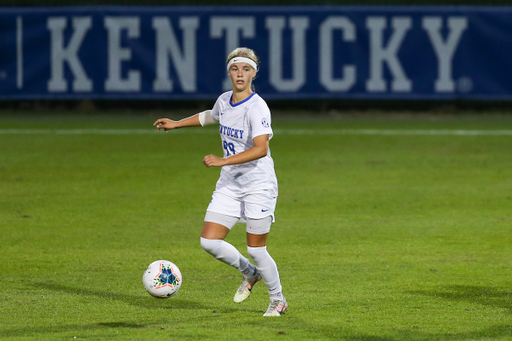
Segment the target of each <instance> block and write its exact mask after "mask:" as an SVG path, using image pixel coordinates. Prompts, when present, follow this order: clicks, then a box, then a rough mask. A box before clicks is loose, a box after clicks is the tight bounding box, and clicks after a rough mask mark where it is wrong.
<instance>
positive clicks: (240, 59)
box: [228, 57, 258, 72]
mask: <svg viewBox="0 0 512 341" xmlns="http://www.w3.org/2000/svg"><path fill="white" fill-rule="evenodd" d="M235 63H247V64H249V65H250V66H252V68H253V69H254V70H256V71H258V65H256V63H255V62H254V60H252V59H250V58H245V57H235V58H232V59H231V60H230V61H229V63H228V72H229V68H230V67H231V65H233V64H235Z"/></svg>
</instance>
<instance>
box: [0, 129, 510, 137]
mask: <svg viewBox="0 0 512 341" xmlns="http://www.w3.org/2000/svg"><path fill="white" fill-rule="evenodd" d="M274 133H275V134H278V135H391V136H400V135H427V136H428V135H445V136H512V130H503V129H500V130H466V129H455V130H454V129H404V130H402V129H275V130H274ZM154 134H158V132H157V131H156V129H0V135H154ZM160 134H163V132H160ZM169 134H218V130H216V129H205V130H201V129H180V130H176V131H172V132H169Z"/></svg>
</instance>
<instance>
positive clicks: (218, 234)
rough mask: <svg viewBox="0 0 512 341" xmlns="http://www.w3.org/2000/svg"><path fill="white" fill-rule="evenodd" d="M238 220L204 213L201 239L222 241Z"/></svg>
mask: <svg viewBox="0 0 512 341" xmlns="http://www.w3.org/2000/svg"><path fill="white" fill-rule="evenodd" d="M238 220H239V218H238V217H233V216H229V215H226V214H222V213H217V212H212V211H206V215H205V217H204V224H203V231H202V232H201V237H203V238H206V239H224V238H226V235H227V234H228V233H229V231H230V230H231V229H232V228H233V226H235V224H236V223H237V222H238Z"/></svg>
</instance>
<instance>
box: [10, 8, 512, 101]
mask: <svg viewBox="0 0 512 341" xmlns="http://www.w3.org/2000/svg"><path fill="white" fill-rule="evenodd" d="M237 46H246V47H250V48H252V49H254V50H255V51H256V53H257V55H258V56H259V58H260V60H261V64H260V71H259V72H258V76H257V78H256V80H255V86H256V90H257V92H258V93H260V94H261V95H262V96H264V97H265V98H266V99H284V100H285V99H359V100H361V99H381V100H382V99H393V100H397V99H404V100H405V99H421V100H429V99H446V100H450V99H465V100H472V99H482V100H493V99H499V100H512V66H511V65H512V64H511V61H512V58H511V56H512V7H500V8H496V7H339V6H335V7H331V6H329V7H121V6H119V7H117V6H116V7H110V6H109V7H59V8H19V9H18V8H12V9H9V8H4V9H0V99H3V100H15V99H214V98H216V97H217V96H218V95H219V94H220V93H222V92H223V91H225V90H227V89H229V88H230V85H229V81H228V80H227V72H226V56H227V54H228V53H229V52H230V51H231V50H233V49H234V48H235V47H237Z"/></svg>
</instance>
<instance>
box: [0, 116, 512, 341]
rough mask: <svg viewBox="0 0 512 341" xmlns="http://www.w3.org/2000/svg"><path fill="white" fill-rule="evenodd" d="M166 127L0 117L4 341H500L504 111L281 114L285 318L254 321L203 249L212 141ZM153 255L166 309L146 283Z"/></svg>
mask: <svg viewBox="0 0 512 341" xmlns="http://www.w3.org/2000/svg"><path fill="white" fill-rule="evenodd" d="M161 115H162V114H161V113H154V114H145V115H139V116H136V115H133V116H124V115H120V114H117V115H106V114H103V116H101V114H98V115H85V114H76V113H72V112H70V113H68V114H67V115H61V116H59V115H45V114H42V113H41V114H31V113H23V112H16V113H11V114H10V115H5V114H4V115H3V116H0V232H1V235H2V238H0V257H1V260H2V262H1V264H0V274H1V275H0V286H1V295H0V339H1V340H75V338H76V339H77V340H80V339H82V340H115V339H118V340H155V339H159V340H207V339H208V340H239V339H243V340H356V341H361V340H368V341H391V340H397V341H398V340H404V341H406V340H424V341H431V340H453V341H459V340H512V311H511V307H512V297H511V295H512V289H511V288H512V277H511V273H512V252H511V251H512V246H511V245H512V233H511V231H510V228H511V227H512V176H511V175H512V171H511V170H512V158H511V157H510V155H511V154H510V153H511V148H512V135H506V133H507V132H508V133H509V134H510V132H511V131H512V116H506V115H481V116H475V115H456V116H430V115H401V116H394V115H387V116H368V115H362V116H337V117H319V118H315V119H314V118H308V117H302V118H293V117H291V116H289V117H285V116H278V115H276V116H275V119H274V124H273V127H274V130H275V132H276V134H275V137H274V139H273V140H272V141H271V149H272V155H273V157H274V160H275V162H276V171H277V173H278V178H279V181H280V196H279V201H278V209H277V212H276V214H277V222H276V223H275V224H274V226H273V229H272V232H271V235H270V239H269V246H268V248H269V251H270V253H271V254H272V256H273V257H274V259H275V260H276V262H277V264H278V266H279V269H280V273H281V279H282V284H283V287H284V293H285V295H286V297H287V299H288V302H289V312H288V313H287V314H286V315H284V316H283V317H281V318H271V319H264V318H262V317H261V315H262V314H263V312H264V310H265V309H266V306H267V301H268V294H267V293H266V288H265V287H264V285H259V286H256V288H255V289H254V292H253V295H252V296H251V298H250V299H248V300H247V302H244V303H243V304H236V303H234V302H232V296H233V294H234V291H235V290H236V288H237V287H238V285H239V281H240V279H241V277H240V275H239V274H238V273H237V272H236V271H235V270H234V269H232V268H230V267H228V266H226V265H224V264H222V263H220V262H218V261H216V260H214V259H213V258H212V257H211V256H209V255H208V254H206V252H204V251H203V250H202V249H201V247H200V245H199V235H200V231H201V227H202V219H203V216H204V212H205V208H206V206H207V204H208V202H209V200H210V195H211V192H212V190H213V189H214V185H215V181H216V179H217V177H218V174H219V170H218V169H207V168H205V167H204V166H203V165H202V157H203V156H204V155H206V154H209V153H216V154H219V153H220V143H219V137H218V134H216V128H215V127H205V128H195V129H189V130H180V131H176V132H171V133H169V134H164V133H161V134H157V133H149V132H147V131H146V130H145V129H151V124H152V122H153V120H154V119H156V118H158V117H160V116H161ZM175 115H177V116H181V115H182V114H181V113H177V114H175ZM77 129H83V130H82V131H80V132H81V133H80V134H77V132H78V131H77ZM368 129H372V130H371V131H368ZM106 130H113V131H110V132H109V131H106ZM425 130H426V131H428V132H430V133H436V134H428V133H425V132H423V133H422V132H421V131H425ZM475 130H477V131H478V132H479V133H480V135H457V134H454V132H456V131H459V132H461V131H462V132H466V133H467V132H469V131H475ZM443 131H444V132H445V134H441V133H442V132H443ZM499 131H501V134H496V133H497V132H499ZM107 132H109V133H108V134H107ZM116 132H118V134H114V133H116ZM400 132H402V133H400ZM483 132H488V134H482V133H483ZM244 234H245V231H244V226H243V225H237V226H236V227H235V229H234V230H233V231H232V232H231V234H230V235H229V236H228V240H229V241H230V242H231V243H233V244H234V245H235V246H237V247H238V248H239V249H240V250H241V251H242V253H244V254H246V250H245V244H244V242H245V238H244ZM157 259H168V260H171V261H173V262H175V263H176V264H178V266H179V267H180V270H181V272H182V274H183V278H184V282H183V286H182V288H181V289H180V291H179V292H178V294H177V295H176V296H175V297H173V298H170V299H165V300H158V299H154V298H152V297H150V296H149V295H148V294H147V293H146V292H145V290H144V288H143V286H142V280H141V279H142V274H143V272H144V270H145V267H146V266H147V265H148V264H149V263H151V262H152V261H154V260H157Z"/></svg>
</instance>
